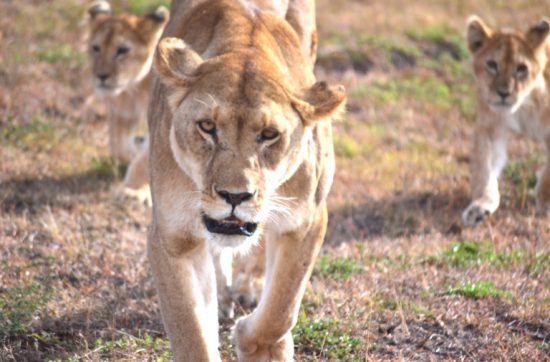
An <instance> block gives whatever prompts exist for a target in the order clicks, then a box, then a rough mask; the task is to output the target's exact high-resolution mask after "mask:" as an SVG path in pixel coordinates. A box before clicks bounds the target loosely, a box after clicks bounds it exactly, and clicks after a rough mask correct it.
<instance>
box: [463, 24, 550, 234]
mask: <svg viewBox="0 0 550 362" xmlns="http://www.w3.org/2000/svg"><path fill="white" fill-rule="evenodd" d="M549 33H550V24H549V23H548V21H547V20H545V19H543V20H542V21H540V22H539V23H538V24H536V25H534V26H532V27H531V28H529V29H528V30H527V31H526V32H519V31H514V30H493V29H491V28H490V27H489V26H487V25H486V24H485V23H484V22H483V21H482V20H481V19H480V18H478V17H476V16H473V17H471V18H470V20H469V21H468V28H467V41H468V47H469V49H470V52H471V53H472V55H473V68H474V73H475V76H476V86H477V93H478V97H477V99H478V107H477V117H476V127H475V131H474V145H473V151H472V157H471V187H472V202H471V204H470V205H469V206H468V208H467V209H466V210H465V211H464V213H463V215H462V216H463V220H464V222H465V224H467V225H476V224H478V223H480V222H481V221H482V220H484V219H485V218H486V217H487V216H488V215H490V214H492V213H493V212H495V210H496V209H497V208H498V206H499V204H500V194H499V190H498V178H499V176H500V173H501V171H502V169H503V168H504V166H505V165H506V160H507V152H506V147H507V140H508V137H509V135H510V134H511V133H516V134H521V135H524V136H528V137H531V138H533V139H535V140H537V141H539V142H542V143H543V145H544V146H545V147H546V151H547V153H550V102H549V101H550V98H549V97H550V95H549V93H548V86H549V82H550V66H549V64H548V35H549ZM536 201H537V209H538V211H540V212H541V213H545V212H546V211H547V210H548V207H549V204H550V167H548V164H547V165H546V166H544V168H543V169H542V171H541V172H540V173H539V178H538V183H537V187H536Z"/></svg>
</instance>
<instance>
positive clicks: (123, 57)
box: [88, 1, 168, 96]
mask: <svg viewBox="0 0 550 362" xmlns="http://www.w3.org/2000/svg"><path fill="white" fill-rule="evenodd" d="M88 14H89V16H90V28H91V29H90V39H89V44H88V54H89V58H90V60H91V63H92V83H93V85H94V88H95V90H96V91H97V92H98V93H99V94H101V95H107V96H116V95H118V94H120V93H121V92H123V91H124V90H126V89H127V88H128V87H130V86H131V85H133V84H135V83H137V82H139V81H141V80H142V79H143V78H144V77H145V76H146V75H147V73H148V72H149V69H150V68H151V63H152V59H153V53H154V50H155V46H156V44H157V42H158V39H159V38H160V35H161V33H162V30H163V28H164V26H165V25H166V23H167V21H168V10H167V9H166V8H164V7H159V8H158V9H157V10H156V11H155V12H154V13H152V14H149V15H146V16H145V17H143V18H139V17H137V16H134V15H129V14H123V15H119V16H113V15H112V12H111V7H110V5H109V3H107V2H106V1H98V2H95V3H93V4H92V5H91V6H90V8H89V10H88Z"/></svg>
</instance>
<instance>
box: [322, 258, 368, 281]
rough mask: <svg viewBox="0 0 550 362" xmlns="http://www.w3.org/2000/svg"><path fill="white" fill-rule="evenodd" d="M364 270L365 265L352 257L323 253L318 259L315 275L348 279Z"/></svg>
mask: <svg viewBox="0 0 550 362" xmlns="http://www.w3.org/2000/svg"><path fill="white" fill-rule="evenodd" d="M362 272H363V267H362V266H361V265H359V263H358V262H357V261H356V260H354V259H352V258H334V257H332V256H330V255H322V256H320V257H319V258H318V259H317V263H316V264H315V267H314V268H313V275H314V276H317V277H320V278H325V279H334V280H346V279H349V278H351V277H352V276H353V275H357V274H360V273H362Z"/></svg>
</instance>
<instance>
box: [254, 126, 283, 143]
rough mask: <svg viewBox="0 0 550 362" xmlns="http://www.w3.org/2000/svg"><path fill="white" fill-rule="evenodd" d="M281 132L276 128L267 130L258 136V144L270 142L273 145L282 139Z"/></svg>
mask: <svg viewBox="0 0 550 362" xmlns="http://www.w3.org/2000/svg"><path fill="white" fill-rule="evenodd" d="M280 135H281V134H280V133H279V131H277V130H276V129H274V128H266V129H264V130H262V132H261V133H260V134H259V135H258V138H257V140H258V142H270V143H273V142H275V141H276V140H278V139H279V137H280Z"/></svg>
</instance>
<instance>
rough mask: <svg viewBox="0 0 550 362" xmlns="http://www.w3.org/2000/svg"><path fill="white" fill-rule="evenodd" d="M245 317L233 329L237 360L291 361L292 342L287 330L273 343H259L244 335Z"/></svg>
mask: <svg viewBox="0 0 550 362" xmlns="http://www.w3.org/2000/svg"><path fill="white" fill-rule="evenodd" d="M245 322H246V319H244V320H243V319H241V320H239V322H237V326H236V328H235V331H234V336H233V338H234V342H235V346H236V349H237V358H238V360H239V362H287V361H293V356H294V342H293V340H292V334H291V333H290V332H288V333H287V334H285V335H284V336H283V338H281V339H280V340H279V341H278V342H276V343H274V344H260V343H255V342H254V341H251V340H249V339H248V338H246V337H245V336H244V323H245Z"/></svg>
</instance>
